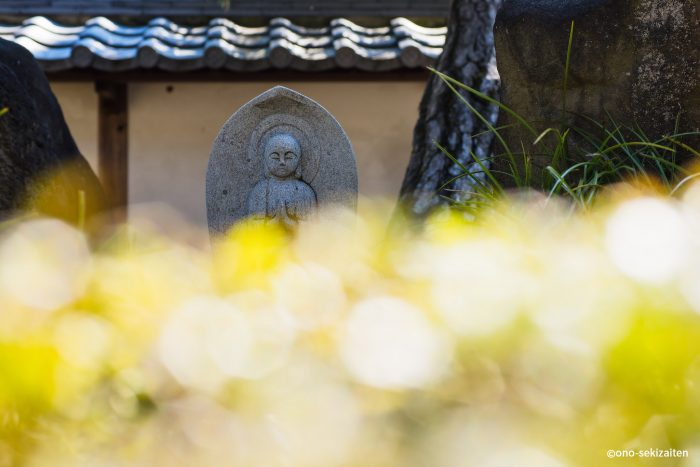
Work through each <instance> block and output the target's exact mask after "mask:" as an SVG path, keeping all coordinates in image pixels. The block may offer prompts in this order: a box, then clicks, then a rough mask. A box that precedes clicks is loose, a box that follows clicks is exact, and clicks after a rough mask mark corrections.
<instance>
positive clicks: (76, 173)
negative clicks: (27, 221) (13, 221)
mask: <svg viewBox="0 0 700 467" xmlns="http://www.w3.org/2000/svg"><path fill="white" fill-rule="evenodd" d="M0 77H1V78H0V108H7V109H9V111H8V112H7V113H6V114H5V115H3V116H1V117H0V212H2V217H7V216H8V215H11V214H13V213H15V212H17V211H20V210H28V209H29V210H37V211H40V212H42V213H43V214H46V215H50V216H55V217H59V218H62V219H64V220H66V221H69V222H73V223H75V222H77V220H78V218H79V212H80V205H81V203H80V198H81V197H80V195H79V193H80V192H81V191H82V192H83V193H84V195H85V196H84V200H85V214H86V216H87V217H89V216H90V215H91V214H95V213H97V212H99V211H100V209H101V208H102V206H103V193H102V189H101V187H100V184H99V182H98V180H97V177H96V176H95V174H94V173H93V171H92V170H91V169H90V166H89V165H88V163H87V161H86V160H85V158H84V157H83V156H82V155H81V154H80V152H79V150H78V147H77V146H76V144H75V141H74V140H73V137H72V136H71V134H70V131H69V130H68V126H67V125H66V122H65V120H64V118H63V113H62V112H61V108H60V107H59V105H58V102H57V101H56V98H55V97H54V95H53V93H52V92H51V89H50V88H49V83H48V81H47V79H46V77H45V76H44V73H43V71H42V70H41V69H40V68H39V65H38V64H37V63H36V61H35V60H34V58H33V57H32V55H31V54H30V53H29V52H28V51H27V50H26V49H24V48H23V47H21V46H18V45H16V44H13V43H11V42H8V41H5V40H2V39H0Z"/></svg>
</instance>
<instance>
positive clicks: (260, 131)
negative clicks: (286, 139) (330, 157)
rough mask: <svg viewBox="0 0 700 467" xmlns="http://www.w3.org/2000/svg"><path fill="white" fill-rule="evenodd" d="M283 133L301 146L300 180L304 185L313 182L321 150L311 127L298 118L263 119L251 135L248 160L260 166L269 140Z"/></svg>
mask: <svg viewBox="0 0 700 467" xmlns="http://www.w3.org/2000/svg"><path fill="white" fill-rule="evenodd" d="M285 133H286V134H290V135H292V136H294V138H296V140H297V141H298V142H299V145H300V146H301V179H302V180H303V181H305V182H306V183H311V182H313V180H314V179H315V178H316V175H318V171H319V169H320V161H321V148H320V145H319V142H318V139H317V138H316V137H315V136H314V128H313V126H312V125H311V124H310V123H309V122H307V121H306V120H304V119H300V118H299V117H293V116H291V115H285V114H275V115H270V116H269V117H267V118H265V119H263V121H262V122H260V124H259V125H258V126H257V127H256V128H255V130H254V131H253V134H252V135H251V138H250V145H249V147H248V160H249V161H260V163H261V164H262V161H263V160H264V158H265V154H264V151H265V146H267V142H268V141H269V139H270V138H271V137H273V136H275V135H279V134H285Z"/></svg>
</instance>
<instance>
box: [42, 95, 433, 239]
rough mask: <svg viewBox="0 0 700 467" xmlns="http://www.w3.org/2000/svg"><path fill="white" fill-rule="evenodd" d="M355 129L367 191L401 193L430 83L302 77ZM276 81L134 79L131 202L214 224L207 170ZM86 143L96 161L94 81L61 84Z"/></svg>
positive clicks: (70, 117) (77, 133) (351, 132)
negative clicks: (224, 131)
mask: <svg viewBox="0 0 700 467" xmlns="http://www.w3.org/2000/svg"><path fill="white" fill-rule="evenodd" d="M279 84H283V85H286V86H289V87H291V88H293V89H295V90H297V91H299V92H301V93H303V94H305V95H307V96H309V97H310V98H312V99H314V100H316V101H318V102H319V103H320V104H321V105H323V106H324V107H325V108H326V109H328V110H329V111H330V112H331V113H332V114H333V115H334V116H335V117H336V118H337V119H338V121H339V122H340V124H341V125H342V126H343V128H344V129H345V131H346V132H347V133H348V136H349V137H350V140H351V141H352V144H353V147H354V148H355V152H356V154H357V159H358V170H359V180H360V193H361V194H362V195H365V196H385V197H386V196H389V197H395V196H396V194H397V193H398V190H399V187H400V185H401V180H402V179H403V175H404V171H405V169H406V164H407V163H408V158H409V155H410V150H411V137H412V131H413V125H414V124H415V121H416V118H417V115H418V110H417V109H418V103H419V100H420V96H421V94H422V91H423V83H416V82H295V83H279ZM272 85H273V83H174V84H168V83H138V84H132V85H130V87H129V112H130V114H129V156H130V160H129V202H130V203H141V202H164V203H167V204H169V205H171V206H173V207H174V208H175V209H176V210H178V211H179V212H181V213H182V214H183V215H184V216H185V217H186V218H187V219H189V220H191V221H193V222H195V223H197V224H200V225H205V224H206V213H205V205H204V178H205V173H206V166H207V159H208V157H209V151H210V149H211V145H212V142H213V140H214V138H215V137H216V135H217V133H218V132H219V129H220V127H221V126H222V125H223V123H224V122H225V121H226V119H227V118H228V117H229V116H230V115H231V114H232V113H233V112H234V111H235V110H236V109H238V108H239V107H240V106H241V105H243V104H244V103H246V102H247V101H248V100H250V99H252V98H253V97H255V96H257V95H258V94H260V93H262V92H263V91H265V90H266V89H268V88H269V87H271V86H272ZM53 89H54V92H55V93H56V95H57V97H58V99H59V102H60V103H61V105H62V107H63V111H64V114H65V116H66V119H67V121H68V125H69V126H70V128H71V131H72V132H73V136H74V137H75V139H76V141H77V142H78V146H79V147H80V149H81V151H82V152H83V154H85V156H86V157H87V158H88V160H89V161H90V163H91V164H93V167H95V168H96V164H95V163H96V152H97V142H96V135H97V121H96V120H97V98H96V95H95V92H94V87H93V85H92V84H91V83H55V84H53Z"/></svg>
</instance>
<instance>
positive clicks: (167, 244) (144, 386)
mask: <svg viewBox="0 0 700 467" xmlns="http://www.w3.org/2000/svg"><path fill="white" fill-rule="evenodd" d="M611 192H612V194H611V195H610V196H609V201H608V202H606V203H603V202H601V203H600V205H599V206H598V207H596V208H594V209H592V210H591V211H589V212H586V213H575V214H572V213H571V211H570V209H569V207H568V206H564V205H560V204H558V203H556V202H554V201H551V200H550V201H548V202H544V201H543V200H541V199H538V198H537V197H529V199H527V200H524V201H511V202H509V203H504V204H503V205H502V206H500V207H498V208H494V209H492V210H489V211H486V212H484V213H483V215H482V216H481V217H480V218H479V219H478V220H477V221H467V220H464V219H462V218H461V217H460V216H459V215H457V214H450V213H447V212H446V213H443V214H439V215H436V216H435V217H434V218H433V219H432V220H431V221H430V222H429V223H428V224H427V226H426V228H425V229H423V230H421V231H420V232H418V231H416V229H414V228H408V227H406V228H404V227H402V226H400V225H398V224H397V225H395V226H394V227H392V228H391V229H389V230H387V229H386V225H385V223H386V219H387V218H388V209H384V208H382V207H374V208H369V209H365V212H364V213H363V214H362V215H361V216H360V217H358V218H355V217H354V216H350V215H347V214H343V213H336V214H335V215H334V217H333V220H332V221H329V222H325V223H315V224H308V225H305V226H304V227H303V228H302V229H301V230H300V232H299V233H298V235H297V236H295V237H294V238H292V237H290V236H288V235H287V234H286V233H285V232H283V231H280V230H276V229H274V228H270V227H262V226H259V225H257V226H256V225H242V226H240V227H239V228H237V229H235V230H234V231H232V232H231V233H230V234H229V235H228V237H227V238H225V239H222V240H221V241H219V242H215V243H214V245H213V246H212V248H211V251H210V250H209V249H208V248H207V247H204V246H202V245H203V244H205V243H206V242H201V235H200V233H197V232H195V231H189V230H188V228H187V227H186V226H183V225H180V224H178V225H177V226H176V225H175V224H173V226H171V227H172V229H171V231H172V232H177V235H175V234H171V235H165V234H163V233H162V231H161V232H160V233H159V231H158V229H155V228H154V227H153V226H149V225H147V224H140V223H139V222H136V223H135V224H133V225H131V226H130V227H128V228H126V227H125V228H124V229H122V230H121V231H120V232H119V233H118V234H116V235H114V236H113V237H112V238H110V239H109V240H107V241H104V242H102V244H101V245H100V246H98V247H97V248H95V249H91V248H90V247H89V246H88V243H87V241H86V239H85V238H84V237H83V235H82V234H81V233H80V232H78V231H76V230H74V229H72V228H71V227H68V226H67V225H65V224H63V223H60V222H59V221H54V220H46V219H27V220H24V221H21V222H14V223H10V224H7V225H5V226H4V229H3V230H2V237H1V239H0V307H1V309H0V465H17V464H23V465H30V466H91V467H92V466H117V465H130V466H152V465H168V466H180V465H181V466H198V465H202V466H211V465H217V466H219V465H223V466H236V467H239V466H240V467H248V466H255V467H257V466H260V467H275V466H285V467H286V466H295V467H296V466H300V467H307V466H308V467H312V466H314V467H316V466H318V467H332V466H344V467H360V466H361V467H375V466H376V467H380V466H382V467H383V466H386V467H389V466H408V467H413V466H416V467H418V466H421V467H423V466H425V467H462V466H475V467H484V466H487V467H496V466H515V465H521V466H536V467H550V466H551V467H559V466H578V465H582V466H598V465H608V464H609V465H659V466H664V465H669V466H676V465H677V466H692V465H700V434H698V433H700V314H699V313H700V186H695V187H691V188H690V189H688V190H687V191H686V192H685V194H684V195H683V196H682V198H681V199H669V198H664V197H657V196H655V195H651V194H648V193H647V194H644V193H639V192H636V191H635V190H634V189H632V188H629V187H627V188H624V187H619V188H617V189H614V190H612V191H611ZM366 206H369V204H366ZM144 217H148V216H144ZM611 449H612V450H644V449H656V450H659V452H667V453H668V452H670V451H669V450H671V449H677V450H687V451H688V456H687V457H675V458H659V457H649V458H639V457H637V458H634V459H632V458H618V459H609V458H608V456H607V455H606V453H607V452H608V451H609V450H611Z"/></svg>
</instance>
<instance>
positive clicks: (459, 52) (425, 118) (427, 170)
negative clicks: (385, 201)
mask: <svg viewBox="0 0 700 467" xmlns="http://www.w3.org/2000/svg"><path fill="white" fill-rule="evenodd" d="M500 3H501V0H453V3H452V9H451V13H450V19H449V24H448V35H447V41H446V43H445V48H444V50H443V53H442V55H441V57H440V59H439V61H438V64H437V67H436V68H437V69H438V70H439V71H441V72H442V73H445V74H447V75H449V76H451V77H452V78H455V79H457V80H459V81H461V82H463V83H464V84H467V85H468V86H471V87H472V88H476V89H478V90H480V91H481V92H483V93H485V94H488V95H490V96H492V97H498V96H497V94H498V87H499V78H498V73H497V71H496V65H495V53H494V46H493V23H494V19H495V16H496V11H497V9H498V7H499V5H500ZM463 96H464V97H465V98H466V99H467V100H468V101H469V102H470V103H471V104H472V105H473V106H474V107H475V108H476V109H477V110H478V111H479V112H480V113H481V114H482V115H484V116H485V117H487V118H488V120H489V121H490V122H491V123H493V124H495V123H496V121H497V119H498V108H497V107H496V106H493V105H490V104H488V103H486V102H484V101H483V100H482V99H479V98H477V97H473V96H472V95H470V94H469V93H467V92H463ZM486 130H487V127H486V125H485V124H484V123H483V122H481V121H480V120H479V119H478V118H477V117H476V116H475V115H474V114H472V112H471V111H470V110H469V108H468V107H467V106H466V105H464V103H463V102H461V101H460V99H459V98H458V97H457V96H456V95H455V94H454V93H453V92H452V91H451V90H450V89H449V88H448V87H447V86H446V85H445V84H444V83H443V82H442V80H441V79H440V78H439V77H438V76H437V75H433V76H431V77H430V79H429V81H428V85H427V88H426V90H425V94H424V95H423V99H422V101H421V104H420V114H419V118H418V122H417V124H416V127H415V130H414V135H413V150H412V154H411V160H410V162H409V165H408V168H407V170H406V175H405V178H404V182H403V186H402V187H401V194H400V201H401V202H402V205H403V206H404V208H406V210H407V211H408V212H410V213H411V214H412V215H414V216H419V217H422V216H425V215H426V214H428V213H429V212H430V211H431V210H432V209H434V208H435V207H436V206H439V205H441V204H445V203H449V202H451V201H452V200H454V201H463V200H465V199H467V198H468V197H469V194H470V193H471V192H473V189H474V186H475V183H476V182H475V181H474V180H473V179H472V178H470V177H461V178H456V179H455V177H459V175H460V174H463V173H464V170H463V169H462V168H461V167H460V164H461V165H463V166H464V167H467V168H469V169H470V171H474V172H478V171H479V166H478V164H477V163H476V162H475V161H474V159H473V157H472V153H473V154H474V155H475V156H476V157H478V158H479V159H481V160H483V161H485V162H484V163H485V164H486V165H488V160H487V159H488V157H489V155H490V150H491V144H492V141H493V135H492V134H490V133H489V132H488V131H486ZM475 135H476V136H475ZM435 143H439V144H440V145H442V146H444V147H445V148H446V149H447V150H448V151H449V152H450V154H451V155H452V156H454V157H455V158H456V159H457V160H458V161H459V162H460V164H456V163H454V162H453V161H451V160H450V159H449V158H448V157H447V156H445V155H444V154H443V153H442V152H441V151H440V149H439V148H438V147H437V145H436V144H435ZM480 176H481V177H482V178H483V174H481V175H480Z"/></svg>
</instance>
